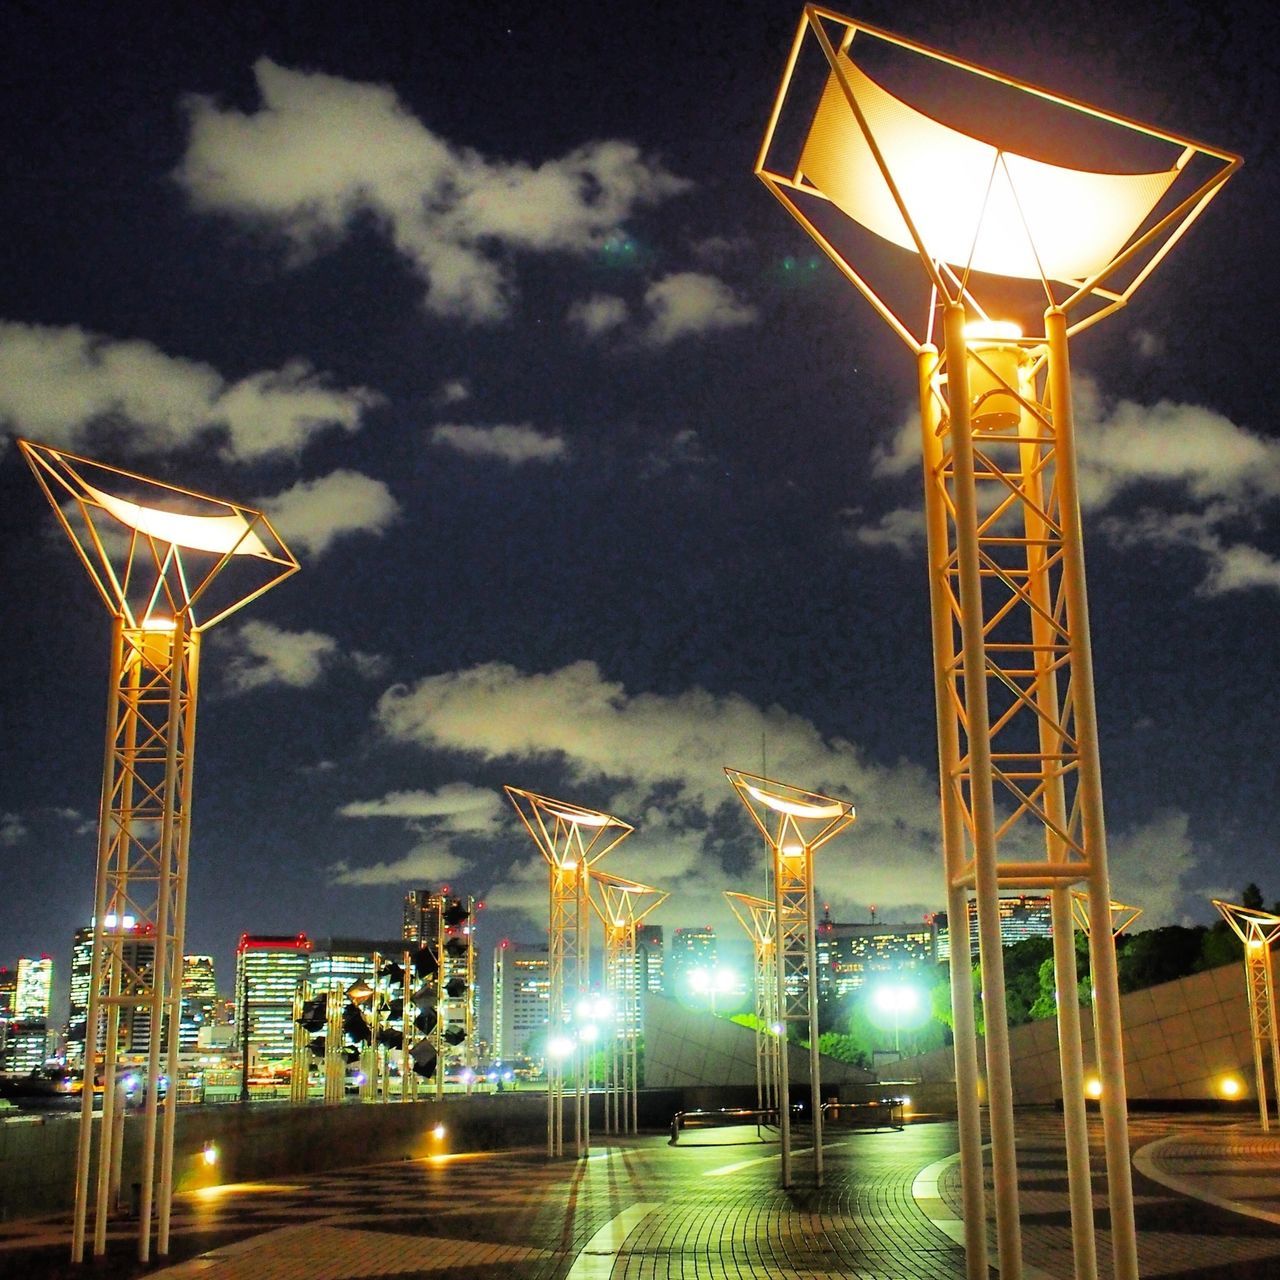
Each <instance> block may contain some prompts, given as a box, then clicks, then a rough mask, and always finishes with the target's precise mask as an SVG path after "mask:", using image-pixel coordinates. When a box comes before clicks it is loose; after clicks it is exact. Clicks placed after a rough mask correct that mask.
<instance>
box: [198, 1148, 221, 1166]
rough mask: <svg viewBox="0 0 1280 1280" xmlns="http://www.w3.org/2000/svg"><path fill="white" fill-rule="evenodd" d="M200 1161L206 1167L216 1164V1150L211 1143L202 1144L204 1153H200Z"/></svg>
mask: <svg viewBox="0 0 1280 1280" xmlns="http://www.w3.org/2000/svg"><path fill="white" fill-rule="evenodd" d="M201 1159H202V1160H203V1161H204V1162H205V1164H207V1165H210V1166H212V1165H215V1164H217V1163H218V1148H217V1147H216V1146H214V1144H213V1143H212V1142H206V1143H205V1144H204V1151H203V1152H202V1153H201Z"/></svg>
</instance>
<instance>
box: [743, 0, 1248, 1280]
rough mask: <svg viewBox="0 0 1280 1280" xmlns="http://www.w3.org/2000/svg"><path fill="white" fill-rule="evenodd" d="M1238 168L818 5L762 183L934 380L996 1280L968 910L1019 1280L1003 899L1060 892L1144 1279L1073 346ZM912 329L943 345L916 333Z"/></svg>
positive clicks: (1063, 1005) (961, 1042) (1115, 1178)
mask: <svg viewBox="0 0 1280 1280" xmlns="http://www.w3.org/2000/svg"><path fill="white" fill-rule="evenodd" d="M871 71H874V72H875V75H876V77H879V78H873V75H872V74H871ZM908 74H909V75H910V76H911V77H912V78H911V80H909V81H908V80H907V79H906V78H905V77H906V75H908ZM894 77H897V79H895V78H894ZM888 82H893V83H912V84H913V85H915V86H916V88H917V91H918V90H919V87H920V85H921V84H922V83H923V84H927V85H928V87H930V88H936V89H937V90H939V91H941V92H942V93H945V95H946V96H945V99H944V98H941V97H939V98H936V99H933V100H932V101H934V102H938V101H944V100H945V101H946V102H947V103H948V107H947V110H948V112H950V113H954V114H956V115H958V116H959V117H961V118H960V119H958V120H957V121H956V126H955V127H953V126H952V124H949V123H942V122H940V121H939V120H938V119H937V118H936V115H937V114H938V112H937V109H936V107H934V108H932V112H933V114H927V113H926V112H924V111H919V110H917V109H916V108H915V107H913V106H910V105H908V104H907V103H906V102H904V101H903V100H901V99H900V98H898V97H897V96H896V95H895V94H894V93H893V92H891V91H890V89H888V88H887V87H885V85H886V83H888ZM803 86H807V88H806V87H803ZM957 91H958V92H957ZM815 102H816V104H817V105H816V107H815V106H814V103H815ZM975 104H976V109H977V113H976V114H975V115H973V116H972V117H968V118H966V116H967V113H969V112H974V111H975ZM996 112H998V114H996ZM1064 117H1069V119H1067V121H1066V123H1067V125H1069V126H1070V127H1069V128H1068V129H1063V128H1060V127H1059V126H1061V125H1062V124H1063V118H1064ZM992 119H998V120H999V121H1001V125H1000V126H999V127H1000V128H1002V129H1005V130H1007V131H1009V132H1010V133H1012V131H1013V130H1015V129H1016V130H1017V131H1018V132H1017V135H1016V136H1017V137H1019V138H1021V139H1023V140H1026V139H1029V138H1031V137H1033V136H1034V137H1036V138H1037V139H1039V140H1040V142H1043V144H1044V145H1043V146H1041V145H1040V142H1038V143H1037V149H1041V150H1043V149H1045V148H1046V147H1047V148H1049V149H1054V150H1061V149H1063V147H1064V145H1066V146H1069V147H1070V149H1071V150H1073V151H1077V152H1078V153H1079V154H1082V155H1083V156H1084V157H1086V159H1087V158H1089V157H1094V156H1096V157H1100V158H1101V162H1102V163H1103V164H1105V166H1106V170H1107V171H1105V172H1103V171H1090V170H1089V169H1087V168H1066V167H1063V166H1060V165H1058V164H1051V163H1047V162H1045V161H1044V160H1043V159H1039V158H1032V157H1030V156H1027V155H1024V154H1019V153H1018V151H1017V150H1015V149H1014V147H1013V146H1012V145H998V144H994V143H992V142H990V141H988V140H987V136H988V135H989V134H990V132H991V129H990V127H984V124H983V121H986V122H989V121H990V120H992ZM971 120H972V123H971ZM966 126H967V127H969V128H972V129H974V130H975V131H976V132H966ZM979 134H981V135H982V136H979ZM1060 138H1067V139H1069V143H1066V144H1064V143H1063V142H1061V141H1059V139H1060ZM1022 145H1026V144H1025V141H1024V143H1023V144H1022ZM1238 164H1239V160H1238V159H1237V158H1236V157H1235V156H1232V155H1231V154H1229V153H1227V152H1224V151H1219V150H1215V149H1214V148H1211V147H1206V146H1203V145H1201V144H1199V143H1196V142H1193V141H1192V140H1190V139H1187V138H1181V137H1178V136H1176V135H1174V134H1171V133H1168V132H1165V131H1163V130H1159V129H1153V128H1149V127H1147V126H1143V125H1139V124H1136V123H1135V122H1134V121H1131V120H1128V119H1125V118H1123V117H1121V116H1117V115H1114V114H1111V113H1108V112H1105V111H1101V110H1098V109H1096V108H1092V107H1087V106H1084V105H1083V104H1081V103H1078V102H1075V101H1073V100H1071V99H1068V98H1065V97H1062V96H1061V95H1057V94H1054V93H1051V92H1049V91H1047V90H1044V89H1040V88H1036V87H1034V86H1031V85H1028V84H1026V83H1024V82H1022V81H1018V80H1015V79H1013V78H1011V77H1009V76H1005V75H1002V74H1000V73H997V72H994V71H991V70H988V69H986V68H983V67H980V66H977V65H975V64H973V63H968V62H964V61H962V60H961V59H958V58H953V57H950V56H948V55H946V54H942V53H939V52H938V51H936V50H933V49H930V48H927V47H925V46H923V45H920V44H916V43H914V42H912V41H909V40H905V39H903V38H901V37H899V36H895V35H892V34H890V33H889V32H886V31H881V30H877V29H876V28H872V27H868V26H866V25H864V24H862V23H859V22H855V21H853V20H851V19H848V18H845V17H842V16H841V15H839V14H837V13H833V12H831V11H830V10H827V9H823V8H819V7H817V6H813V5H811V6H809V7H808V8H806V9H805V11H804V16H803V18H802V19H801V22H800V26H799V29H798V31H797V33H796V38H795V42H794V44H793V46H792V51H791V56H790V59H789V61H788V63H787V67H786V71H785V74H784V78H783V83H782V86H781V89H780V90H779V93H778V97H777V100H776V102H775V104H774V109H773V112H772V114H771V117H770V120H769V124H768V128H767V130H766V134H765V139H764V142H763V145H762V147H761V151H760V155H759V157H758V160H757V164H756V173H757V175H758V176H759V177H760V178H761V179H762V180H763V181H764V182H765V184H766V185H767V186H768V188H769V190H770V191H771V192H772V193H773V194H774V195H775V196H776V197H777V199H778V200H779V201H780V202H781V203H782V204H783V205H784V206H785V207H786V208H787V210H788V211H789V212H790V213H791V214H792V215H793V216H794V217H795V218H796V219H797V220H798V221H799V222H800V224H801V226H803V227H804V229H805V230H806V231H807V232H808V234H809V235H810V236H811V237H813V239H814V240H815V241H816V243H817V244H818V245H819V246H820V247H821V248H822V249H823V251H824V252H825V253H826V254H827V255H828V257H829V258H830V259H831V261H832V262H833V263H834V264H835V265H836V267H837V268H838V269H839V270H840V271H841V273H842V274H843V275H844V276H845V277H846V279H848V280H849V281H850V283H852V284H853V285H854V286H855V287H856V288H858V289H859V290H860V291H861V292H862V294H863V295H864V296H865V297H866V298H867V300H868V301H869V302H870V303H871V304H872V306H873V307H874V308H875V309H876V311H877V313H878V314H879V315H880V316H881V318H882V319H883V320H884V321H885V322H886V323H887V324H888V325H889V326H890V328H891V329H892V330H893V332H894V333H895V334H897V336H898V337H899V338H901V339H902V340H903V342H904V343H906V345H907V346H908V347H909V348H910V350H911V351H912V353H913V354H914V355H915V357H916V361H917V375H918V391H919V399H920V410H921V426H922V432H921V438H922V445H923V464H924V465H923V474H924V489H925V522H926V529H927V547H928V560H929V581H930V600H931V604H932V617H933V650H934V687H935V703H936V716H937V729H938V755H939V766H940V774H941V800H942V834H943V857H944V864H945V873H946V887H947V913H948V917H949V919H950V920H951V921H952V922H953V924H952V928H953V930H955V933H956V936H955V937H954V938H953V941H952V957H953V966H952V997H953V1010H954V1017H955V1046H956V1085H957V1098H958V1106H959V1125H960V1145H961V1169H962V1175H963V1183H964V1204H965V1208H964V1222H965V1242H966V1258H967V1267H968V1269H969V1275H970V1277H971V1278H972V1280H977V1277H980V1276H981V1277H985V1276H986V1274H987V1260H986V1230H985V1206H984V1201H983V1174H982V1157H981V1136H980V1133H979V1128H978V1119H979V1111H978V1077H979V1069H978V1054H977V1040H976V1035H975V1027H974V1008H973V990H972V980H971V975H970V972H969V966H968V963H967V957H968V955H969V938H968V912H967V909H966V908H967V900H968V896H969V895H970V894H971V893H972V894H974V895H975V896H976V898H977V903H978V931H979V949H980V952H981V961H982V972H983V995H984V997H985V999H984V1008H985V1012H986V1040H985V1043H986V1059H985V1066H986V1085H987V1093H988V1099H989V1111H990V1120H991V1146H992V1162H993V1167H994V1179H995V1196H994V1202H995V1213H996V1239H997V1245H998V1249H999V1266H1000V1270H1001V1274H1002V1275H1003V1276H1004V1277H1005V1278H1006V1280H1019V1277H1020V1275H1021V1272H1022V1243H1021V1231H1020V1226H1019V1207H1018V1205H1019V1200H1018V1196H1019V1192H1018V1177H1017V1163H1016V1158H1015V1152H1014V1117H1013V1095H1012V1083H1011V1079H1010V1072H1009V1048H1008V1028H1007V1021H1006V1015H1005V1004H1004V968H1003V958H1002V955H1001V940H1000V927H999V902H998V898H999V893H1000V891H1001V890H1002V889H1018V890H1022V889H1030V888H1035V889H1043V890H1047V891H1048V892H1049V894H1050V897H1051V900H1052V904H1053V919H1054V931H1055V937H1056V938H1059V939H1061V938H1062V937H1063V935H1064V934H1067V935H1069V933H1070V931H1071V925H1072V918H1071V906H1070V901H1069V896H1068V895H1069V891H1070V889H1071V887H1072V886H1073V885H1081V886H1083V888H1084V891H1085V892H1086V893H1087V895H1088V902H1089V917H1090V919H1091V921H1092V922H1093V927H1092V928H1091V930H1090V946H1091V960H1092V977H1093V991H1094V997H1095V1000H1096V1002H1097V1023H1098V1042H1099V1043H1098V1049H1099V1063H1100V1068H1101V1074H1102V1077H1103V1083H1104V1089H1103V1095H1102V1100H1101V1107H1102V1117H1103V1130H1104V1141H1105V1148H1106V1162H1107V1175H1108V1178H1107V1181H1108V1194H1109V1201H1110V1210H1111V1233H1112V1244H1113V1254H1114V1265H1115V1274H1116V1276H1117V1280H1133V1277H1135V1276H1136V1275H1137V1244H1136V1236H1135V1232H1134V1222H1133V1197H1132V1182H1131V1175H1130V1169H1129V1145H1128V1132H1127V1119H1126V1104H1125V1097H1124V1062H1123V1056H1122V1051H1121V1039H1120V1012H1119V994H1118V988H1117V982H1116V968H1115V946H1114V941H1113V938H1112V932H1111V927H1110V925H1111V917H1110V902H1111V898H1110V887H1109V877H1108V870H1107V852H1106V835H1105V827H1104V823H1103V812H1102V785H1101V770H1100V764H1099V758H1098V734H1097V712H1096V707H1095V702H1094V688H1093V670H1092V657H1091V649H1090V640H1089V620H1088V605H1087V599H1086V593H1085V576H1084V558H1083V546H1082V539H1081V531H1080V500H1079V480H1078V468H1077V462H1076V446H1075V432H1074V422H1073V415H1072V405H1071V380H1070V367H1069V362H1068V353H1067V341H1068V338H1069V336H1070V335H1072V334H1075V333H1078V332H1080V331H1081V330H1082V329H1084V328H1086V327H1088V326H1089V325H1092V324H1095V323H1097V322H1098V321H1100V320H1102V319H1103V318H1105V317H1106V316H1108V315H1110V314H1112V313H1113V312H1115V311H1116V310H1118V309H1120V308H1121V307H1123V306H1124V305H1125V304H1126V303H1127V302H1128V301H1129V300H1130V299H1131V298H1132V296H1133V294H1134V292H1135V291H1136V290H1137V289H1138V288H1139V287H1140V285H1141V284H1142V283H1143V282H1144V281H1145V280H1146V278H1147V277H1148V276H1149V275H1150V273H1151V272H1152V271H1153V270H1154V268H1155V267H1156V266H1157V265H1158V264H1159V262H1160V261H1161V260H1162V258H1163V257H1164V256H1165V254H1166V253H1167V252H1168V250H1169V249H1170V248H1171V247H1172V245H1173V244H1174V243H1175V242H1176V241H1177V240H1178V239H1179V238H1180V237H1181V236H1182V234H1183V233H1184V232H1185V231H1186V229H1187V227H1188V225H1189V224H1190V223H1191V222H1192V220H1193V219H1194V218H1195V217H1196V216H1198V214H1199V213H1200V212H1201V211H1202V210H1203V209H1204V207H1205V205H1206V204H1207V203H1208V202H1209V200H1211V199H1212V198H1213V196H1214V195H1215V194H1216V193H1217V192H1218V191H1219V190H1220V189H1221V187H1222V185H1223V183H1224V182H1225V181H1226V180H1227V178H1228V177H1229V176H1230V174H1231V173H1232V172H1233V171H1234V170H1235V168H1236V167H1237V166H1238ZM893 246H897V247H898V248H900V249H906V250H908V251H910V252H911V253H912V254H914V255H915V258H916V265H917V267H918V271H916V272H915V273H906V272H901V271H898V270H896V269H895V268H894V265H893V264H894V261H895V257H894V249H893ZM896 260H897V261H898V262H899V263H902V264H903V265H905V263H906V259H905V258H903V257H902V255H900V254H899V255H897V259H896ZM904 308H905V309H907V310H910V309H915V310H916V314H917V315H920V316H922V318H923V323H922V324H919V325H916V326H914V327H913V325H912V324H911V323H909V322H908V321H906V320H903V319H902V318H901V317H902V314H904ZM939 337H940V338H941V339H942V348H941V350H939V347H938V346H937V345H936V342H937V339H938V338H939ZM1037 845H1038V846H1039V847H1038V849H1037ZM1067 956H1069V957H1070V963H1069V964H1067V963H1065V962H1064V961H1065V959H1066V957H1067ZM957 957H958V958H959V961H960V962H959V963H956V958H957ZM1055 958H1056V960H1057V961H1058V967H1057V989H1058V993H1059V1000H1058V1032H1059V1044H1060V1048H1061V1057H1060V1061H1061V1071H1062V1089H1063V1108H1064V1124H1065V1130H1066V1140H1067V1164H1068V1181H1069V1185H1070V1200H1071V1210H1072V1225H1073V1243H1074V1246H1075V1267H1076V1275H1077V1277H1079V1278H1080V1280H1092V1278H1093V1277H1094V1276H1096V1274H1097V1251H1096V1243H1095V1240H1094V1229H1093V1204H1092V1187H1091V1182H1090V1170H1089V1152H1088V1143H1087V1133H1086V1128H1085V1115H1084V1104H1083V1098H1082V1091H1083V1079H1082V1077H1083V1072H1082V1061H1081V1038H1080V1025H1079V1023H1080V1019H1079V1008H1078V1005H1077V1001H1076V992H1075V988H1076V980H1075V963H1074V948H1073V947H1066V946H1062V945H1055Z"/></svg>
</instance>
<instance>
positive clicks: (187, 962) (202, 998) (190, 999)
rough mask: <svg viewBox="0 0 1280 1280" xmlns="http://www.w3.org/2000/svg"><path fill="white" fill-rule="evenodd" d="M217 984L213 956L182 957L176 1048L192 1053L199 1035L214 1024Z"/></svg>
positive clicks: (197, 1044)
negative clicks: (180, 999) (180, 1000)
mask: <svg viewBox="0 0 1280 1280" xmlns="http://www.w3.org/2000/svg"><path fill="white" fill-rule="evenodd" d="M217 1003H218V984H217V981H216V979H215V977H214V972H213V957H212V956H183V957H182V1005H181V1013H180V1016H179V1020H178V1048H179V1050H180V1051H181V1052H182V1053H194V1052H195V1051H196V1049H197V1047H198V1046H199V1042H200V1032H201V1030H203V1028H205V1027H206V1026H210V1025H212V1024H213V1022H214V1021H215V1017H216V1014H215V1011H216V1008H217Z"/></svg>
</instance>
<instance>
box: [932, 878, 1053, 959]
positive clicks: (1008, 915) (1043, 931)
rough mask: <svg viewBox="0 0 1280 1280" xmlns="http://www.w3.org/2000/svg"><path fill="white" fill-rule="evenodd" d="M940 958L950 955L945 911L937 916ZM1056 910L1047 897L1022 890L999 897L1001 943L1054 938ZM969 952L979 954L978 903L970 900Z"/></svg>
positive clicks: (1005, 945)
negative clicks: (1054, 910)
mask: <svg viewBox="0 0 1280 1280" xmlns="http://www.w3.org/2000/svg"><path fill="white" fill-rule="evenodd" d="M937 927H938V959H939V960H950V959H951V930H950V929H949V927H948V925H947V917H946V914H945V913H941V914H939V915H938V916H937ZM1052 937H1053V912H1052V908H1051V906H1050V902H1049V899H1048V898H1047V897H1038V896H1034V895H1031V894H1019V895H1017V896H1016V897H1007V898H1001V899H1000V945H1001V946H1003V947H1011V946H1012V945H1013V944H1014V943H1015V942H1023V941H1025V940H1026V939H1027V938H1052ZM969 953H970V955H971V956H972V957H973V959H975V960H976V959H977V958H978V903H977V900H976V899H973V898H971V899H970V900H969Z"/></svg>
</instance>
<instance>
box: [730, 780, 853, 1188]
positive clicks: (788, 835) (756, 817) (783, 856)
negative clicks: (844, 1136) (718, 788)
mask: <svg viewBox="0 0 1280 1280" xmlns="http://www.w3.org/2000/svg"><path fill="white" fill-rule="evenodd" d="M725 775H726V777H728V779H729V782H730V784H731V785H732V786H733V789H734V790H735V791H736V792H737V793H738V798H739V799H740V800H741V801H742V803H743V804H744V805H745V806H746V810H747V812H748V813H749V814H750V815H751V819H752V821H753V822H754V823H755V824H756V826H757V827H758V828H759V830H760V833H761V835H763V836H764V838H765V840H766V841H767V842H768V845H769V852H770V857H771V862H772V877H773V918H774V923H775V929H776V939H777V950H776V957H777V958H776V965H775V979H776V983H777V1008H778V1025H779V1036H780V1037H781V1039H782V1041H783V1043H782V1045H781V1046H780V1051H779V1054H778V1136H779V1139H780V1146H781V1163H780V1175H781V1180H782V1185H783V1186H784V1187H789V1186H791V1094H790V1088H791V1073H790V1065H789V1063H788V1052H787V1043H786V1041H787V1030H788V1028H789V1027H791V1026H795V1027H796V1028H797V1029H798V1030H801V1031H802V1032H803V1033H804V1034H805V1036H806V1038H807V1040H808V1042H809V1096H810V1104H811V1111H812V1115H813V1171H814V1181H815V1183H816V1185H817V1186H819V1187H820V1186H822V1079H821V1060H820V1057H819V1054H818V951H817V940H818V933H817V929H818V921H817V913H816V911H815V909H814V892H813V855H814V853H815V852H816V850H818V849H819V848H820V847H821V846H822V845H824V844H826V843H827V841H828V840H831V839H833V838H834V837H835V836H837V835H839V834H840V832H841V831H843V830H844V829H845V828H846V827H847V826H849V824H850V823H852V822H853V819H854V809H853V805H851V804H849V803H848V802H847V801H844V800H834V799H832V798H831V797H830V796H824V795H820V794H819V793H818V792H816V791H805V790H804V789H803V788H800V787H793V786H791V785H790V784H788V783H785V782H774V781H773V780H772V779H770V778H761V777H757V776H756V775H755V774H751V773H743V772H742V771H741V770H739V769H728V768H726V769H725Z"/></svg>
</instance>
